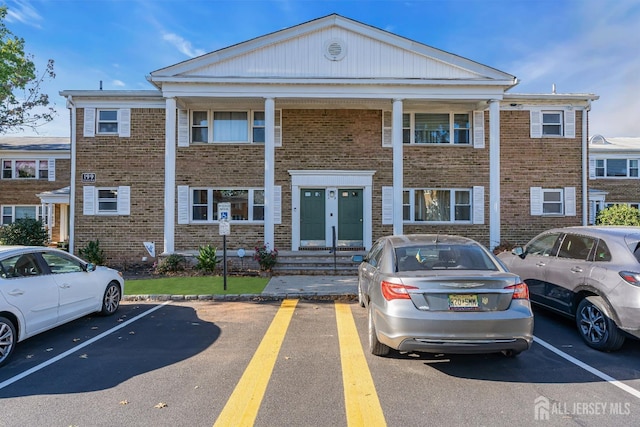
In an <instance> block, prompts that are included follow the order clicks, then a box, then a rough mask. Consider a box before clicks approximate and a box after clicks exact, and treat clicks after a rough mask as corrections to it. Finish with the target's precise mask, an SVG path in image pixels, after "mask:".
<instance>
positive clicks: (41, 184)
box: [0, 137, 71, 244]
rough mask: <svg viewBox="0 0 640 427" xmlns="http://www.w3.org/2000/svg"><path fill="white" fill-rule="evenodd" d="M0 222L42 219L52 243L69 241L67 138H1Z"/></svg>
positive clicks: (3, 223)
mask: <svg viewBox="0 0 640 427" xmlns="http://www.w3.org/2000/svg"><path fill="white" fill-rule="evenodd" d="M0 164H1V165H2V175H0V212H1V213H2V216H1V217H0V226H1V225H7V224H11V223H13V222H14V221H15V220H17V219H20V218H35V219H41V220H42V221H43V223H44V224H45V225H46V227H47V230H48V232H49V239H50V241H51V243H52V244H57V243H58V242H61V243H63V242H68V241H69V183H70V182H71V151H70V144H69V138H66V137H65V138H57V137H55V138H51V137H2V138H0Z"/></svg>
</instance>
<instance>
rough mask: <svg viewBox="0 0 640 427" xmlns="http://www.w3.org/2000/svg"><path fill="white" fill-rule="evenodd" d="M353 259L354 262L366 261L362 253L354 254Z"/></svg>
mask: <svg viewBox="0 0 640 427" xmlns="http://www.w3.org/2000/svg"><path fill="white" fill-rule="evenodd" d="M351 261H353V262H364V257H363V256H362V255H353V256H352V257H351Z"/></svg>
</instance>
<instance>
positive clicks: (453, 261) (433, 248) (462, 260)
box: [395, 244, 498, 272]
mask: <svg viewBox="0 0 640 427" xmlns="http://www.w3.org/2000/svg"><path fill="white" fill-rule="evenodd" d="M395 256H396V260H395V264H396V271H398V272H400V271H416V270H449V269H454V270H490V271H495V270H497V269H498V267H497V266H496V264H495V263H494V262H493V260H492V259H491V258H490V257H489V256H488V255H487V253H486V252H485V251H484V250H483V249H482V248H481V247H480V246H477V245H446V244H444V245H443V244H425V245H416V246H410V247H401V248H396V249H395Z"/></svg>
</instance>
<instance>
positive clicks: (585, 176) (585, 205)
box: [582, 101, 591, 225]
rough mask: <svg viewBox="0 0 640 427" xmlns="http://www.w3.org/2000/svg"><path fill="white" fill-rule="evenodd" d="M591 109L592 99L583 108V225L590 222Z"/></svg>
mask: <svg viewBox="0 0 640 427" xmlns="http://www.w3.org/2000/svg"><path fill="white" fill-rule="evenodd" d="M590 110H591V101H588V104H587V106H586V107H585V108H583V109H582V225H588V224H589V188H587V184H588V182H589V181H588V176H589V170H588V168H589V153H588V148H589V143H588V141H589V137H588V135H587V132H588V130H587V129H588V126H587V121H588V119H587V117H588V115H589V111H590Z"/></svg>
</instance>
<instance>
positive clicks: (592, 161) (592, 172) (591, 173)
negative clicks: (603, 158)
mask: <svg viewBox="0 0 640 427" xmlns="http://www.w3.org/2000/svg"><path fill="white" fill-rule="evenodd" d="M589 179H596V159H594V158H593V157H591V158H589Z"/></svg>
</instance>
